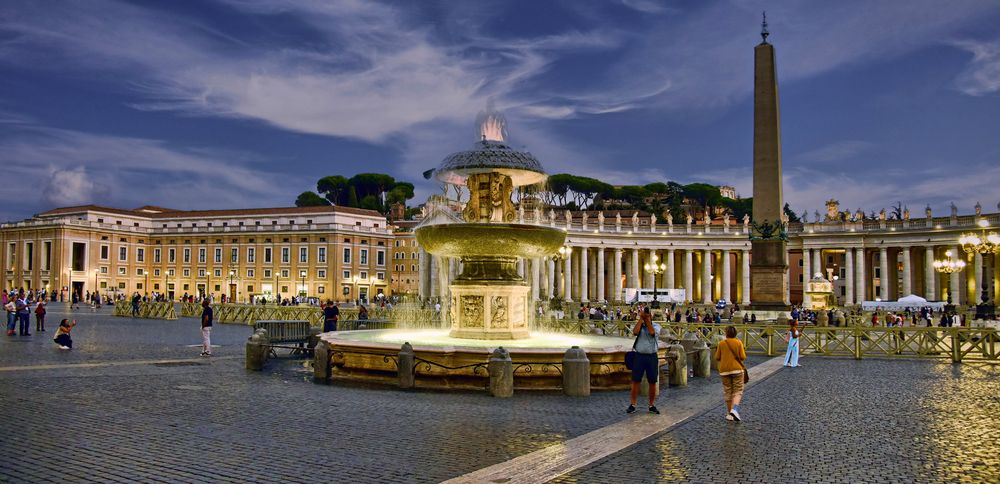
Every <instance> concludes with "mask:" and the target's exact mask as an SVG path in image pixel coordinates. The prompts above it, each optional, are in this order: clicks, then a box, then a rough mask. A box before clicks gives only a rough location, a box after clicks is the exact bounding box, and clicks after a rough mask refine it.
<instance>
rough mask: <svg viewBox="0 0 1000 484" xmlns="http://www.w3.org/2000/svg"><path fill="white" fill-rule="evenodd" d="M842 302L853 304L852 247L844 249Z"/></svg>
mask: <svg viewBox="0 0 1000 484" xmlns="http://www.w3.org/2000/svg"><path fill="white" fill-rule="evenodd" d="M844 304H845V305H847V304H854V249H850V248H849V249H847V250H845V251H844Z"/></svg>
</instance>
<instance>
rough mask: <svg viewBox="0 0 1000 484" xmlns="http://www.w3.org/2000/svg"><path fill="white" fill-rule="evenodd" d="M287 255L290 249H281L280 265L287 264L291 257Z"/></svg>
mask: <svg viewBox="0 0 1000 484" xmlns="http://www.w3.org/2000/svg"><path fill="white" fill-rule="evenodd" d="M286 240H287V239H286ZM289 253H290V249H289V248H288V247H282V248H281V263H282V264H287V263H288V259H289V258H290V257H291V256H290V255H289Z"/></svg>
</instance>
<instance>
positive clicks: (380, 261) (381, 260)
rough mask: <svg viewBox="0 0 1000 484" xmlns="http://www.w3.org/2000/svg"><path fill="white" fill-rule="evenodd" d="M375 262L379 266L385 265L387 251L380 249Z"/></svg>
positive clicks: (376, 253)
mask: <svg viewBox="0 0 1000 484" xmlns="http://www.w3.org/2000/svg"><path fill="white" fill-rule="evenodd" d="M375 264H376V265H379V266H384V265H385V251H384V250H380V251H377V252H375Z"/></svg>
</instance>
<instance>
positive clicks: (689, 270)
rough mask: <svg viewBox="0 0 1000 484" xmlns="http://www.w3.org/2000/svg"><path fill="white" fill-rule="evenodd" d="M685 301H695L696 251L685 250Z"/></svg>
mask: <svg viewBox="0 0 1000 484" xmlns="http://www.w3.org/2000/svg"><path fill="white" fill-rule="evenodd" d="M684 301H685V302H693V301H694V251H693V250H691V249H685V250H684Z"/></svg>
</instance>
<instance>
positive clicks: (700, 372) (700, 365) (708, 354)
mask: <svg viewBox="0 0 1000 484" xmlns="http://www.w3.org/2000/svg"><path fill="white" fill-rule="evenodd" d="M694 350H695V351H697V353H695V355H694V360H695V361H694V376H696V377H698V378H708V377H709V375H711V374H712V350H710V349H709V348H708V345H707V344H705V342H704V341H699V342H698V344H696V345H694Z"/></svg>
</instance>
